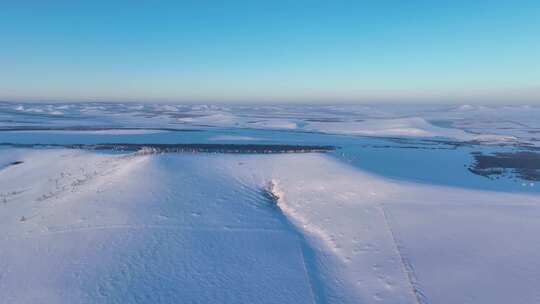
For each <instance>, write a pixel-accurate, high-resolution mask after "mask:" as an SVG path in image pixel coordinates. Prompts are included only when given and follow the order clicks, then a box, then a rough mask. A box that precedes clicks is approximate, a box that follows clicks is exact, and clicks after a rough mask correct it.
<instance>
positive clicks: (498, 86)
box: [0, 1, 540, 104]
mask: <svg viewBox="0 0 540 304" xmlns="http://www.w3.org/2000/svg"><path fill="white" fill-rule="evenodd" d="M539 15H540V4H539V3H538V2H534V1H520V2H519V3H515V2H510V1H475V2H474V3H466V2H452V3H446V4H441V3H421V2H408V3H403V2H397V1H395V2H394V1H391V2H390V3H388V2H387V3H361V2H358V1H343V2H339V3H330V2H326V1H296V2H294V3H289V2H287V1H275V2H272V3H261V2H257V3H256V2H251V1H234V2H227V3H222V2H205V3H202V2H176V1H160V2H147V1H142V2H137V3H133V2H129V1H115V2H114V3H111V2H108V1H92V2H85V3H82V2H65V1H53V2H39V1H36V2H33V1H31V2H30V3H28V2H17V3H14V2H12V3H5V4H4V5H3V7H2V11H1V12H0V17H1V18H0V37H1V38H0V41H1V43H2V46H3V47H2V48H0V66H2V71H1V72H0V100H2V101H7V102H47V103H52V102H60V103H62V102H63V103H67V102H138V103H225V104H228V103H253V104H276V103H277V104H283V103H293V104H296V103H308V104H370V103H385V104H388V103H390V104H392V103H420V104H430V103H440V104H540V82H539V79H540V77H539V76H540V75H539V71H540V60H538V54H540V39H538V30H539V29H540V18H538V16H539Z"/></svg>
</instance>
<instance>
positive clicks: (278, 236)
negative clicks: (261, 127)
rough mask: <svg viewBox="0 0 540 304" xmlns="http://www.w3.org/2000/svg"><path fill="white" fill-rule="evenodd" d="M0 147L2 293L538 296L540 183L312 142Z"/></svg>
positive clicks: (465, 299) (117, 299)
mask: <svg viewBox="0 0 540 304" xmlns="http://www.w3.org/2000/svg"><path fill="white" fill-rule="evenodd" d="M1 154H2V155H1V158H2V159H18V160H21V161H24V163H22V164H18V165H12V166H8V167H5V168H4V169H2V170H1V171H0V185H1V187H0V192H1V193H2V196H3V197H4V198H5V200H4V201H3V202H2V203H1V204H0V208H1V210H2V212H0V226H1V227H2V232H3V233H2V237H0V269H2V272H1V277H0V294H1V295H2V297H1V298H0V302H2V303H44V302H46V303H140V302H153V303H190V302H192V303H233V302H234V303H536V302H538V301H539V300H540V293H539V292H538V289H537V288H536V286H539V284H540V264H538V251H539V250H540V248H539V245H538V244H539V243H538V242H537V231H538V229H539V228H540V227H539V223H538V221H537V219H538V216H540V199H539V197H538V196H534V195H524V194H510V193H497V194H495V193H491V192H483V191H474V190H462V189H458V188H447V187H435V186H427V185H422V184H414V183H407V182H398V181H394V180H388V179H385V178H383V177H380V176H376V175H371V174H368V173H365V172H362V171H361V170H358V169H355V168H352V167H349V166H348V165H345V164H342V163H341V162H339V161H337V160H335V159H333V158H331V157H329V156H324V155H321V154H302V155H220V154H159V155H153V154H144V153H143V154H131V155H105V154H94V153H89V152H81V151H74V150H62V149H60V150H56V149H55V150H42V151H35V150H21V149H8V150H1ZM268 182H273V183H275V187H274V190H273V191H274V192H275V193H276V194H277V197H278V199H277V206H276V205H275V204H274V202H273V201H272V199H270V198H268V197H267V196H265V195H264V189H265V187H266V185H267V184H268Z"/></svg>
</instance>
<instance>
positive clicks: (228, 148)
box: [0, 143, 336, 154]
mask: <svg viewBox="0 0 540 304" xmlns="http://www.w3.org/2000/svg"><path fill="white" fill-rule="evenodd" d="M0 145H1V146H11V147H20V148H47V147H51V148H54V147H59V148H67V149H84V150H111V151H125V152H138V151H141V152H147V153H175V152H205V153H250V154H268V153H308V152H327V151H331V150H335V149H336V147H334V146H319V145H259V144H133V143H104V144H66V145H59V144H13V143H0Z"/></svg>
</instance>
